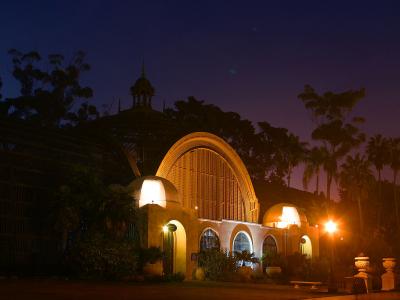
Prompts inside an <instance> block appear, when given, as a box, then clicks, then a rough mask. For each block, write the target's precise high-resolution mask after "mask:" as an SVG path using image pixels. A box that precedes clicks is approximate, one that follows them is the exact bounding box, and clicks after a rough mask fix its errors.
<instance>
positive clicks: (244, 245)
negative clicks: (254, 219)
mask: <svg viewBox="0 0 400 300" xmlns="http://www.w3.org/2000/svg"><path fill="white" fill-rule="evenodd" d="M244 250H246V251H247V252H249V253H252V252H253V246H252V244H251V240H250V237H249V236H248V234H246V233H244V232H239V233H238V234H237V235H236V237H235V240H234V241H233V252H243V251H244Z"/></svg>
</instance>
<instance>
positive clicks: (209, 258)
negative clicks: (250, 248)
mask: <svg viewBox="0 0 400 300" xmlns="http://www.w3.org/2000/svg"><path fill="white" fill-rule="evenodd" d="M198 265H199V267H202V268H204V273H205V277H206V278H207V279H211V280H227V279H229V278H231V277H233V276H234V275H233V274H234V273H235V272H236V271H237V269H238V260H237V258H236V257H235V256H233V255H232V253H229V252H227V251H221V250H219V249H210V250H205V251H202V252H200V253H199V259H198Z"/></svg>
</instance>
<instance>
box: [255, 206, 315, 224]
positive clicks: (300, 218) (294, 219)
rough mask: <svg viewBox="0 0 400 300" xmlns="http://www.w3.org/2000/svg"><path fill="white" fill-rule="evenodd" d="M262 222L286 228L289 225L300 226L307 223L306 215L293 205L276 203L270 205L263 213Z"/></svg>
mask: <svg viewBox="0 0 400 300" xmlns="http://www.w3.org/2000/svg"><path fill="white" fill-rule="evenodd" d="M262 224H263V225H264V226H269V227H278V228H286V227H289V226H291V225H297V226H299V227H301V226H302V225H303V224H304V225H305V224H307V217H306V215H305V214H304V213H303V212H302V211H301V210H300V209H299V208H297V207H296V206H295V205H293V204H290V203H278V204H275V205H273V206H271V207H270V208H269V209H268V210H267V211H266V212H265V214H264V216H263V221H262Z"/></svg>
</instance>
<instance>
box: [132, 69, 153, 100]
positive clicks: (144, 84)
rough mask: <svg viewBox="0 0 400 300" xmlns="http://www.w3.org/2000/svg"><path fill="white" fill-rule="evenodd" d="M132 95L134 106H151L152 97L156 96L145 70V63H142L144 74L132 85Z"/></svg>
mask: <svg viewBox="0 0 400 300" xmlns="http://www.w3.org/2000/svg"><path fill="white" fill-rule="evenodd" d="M130 90H131V95H132V97H133V108H137V107H141V108H151V99H152V98H153V96H154V88H153V86H152V85H151V83H150V81H149V80H148V79H147V77H146V74H145V71H144V63H143V65H142V74H141V76H140V77H139V78H138V80H136V82H135V84H134V85H133V86H131V89H130Z"/></svg>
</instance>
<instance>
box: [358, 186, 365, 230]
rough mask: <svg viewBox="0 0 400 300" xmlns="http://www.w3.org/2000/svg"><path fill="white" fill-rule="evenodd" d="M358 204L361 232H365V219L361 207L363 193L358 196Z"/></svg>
mask: <svg viewBox="0 0 400 300" xmlns="http://www.w3.org/2000/svg"><path fill="white" fill-rule="evenodd" d="M357 203H358V216H359V221H360V232H361V233H363V232H364V218H363V214H362V207H361V191H359V192H358V194H357Z"/></svg>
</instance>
